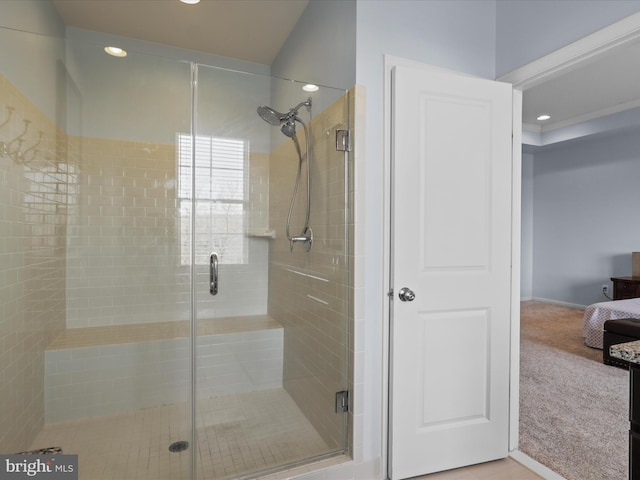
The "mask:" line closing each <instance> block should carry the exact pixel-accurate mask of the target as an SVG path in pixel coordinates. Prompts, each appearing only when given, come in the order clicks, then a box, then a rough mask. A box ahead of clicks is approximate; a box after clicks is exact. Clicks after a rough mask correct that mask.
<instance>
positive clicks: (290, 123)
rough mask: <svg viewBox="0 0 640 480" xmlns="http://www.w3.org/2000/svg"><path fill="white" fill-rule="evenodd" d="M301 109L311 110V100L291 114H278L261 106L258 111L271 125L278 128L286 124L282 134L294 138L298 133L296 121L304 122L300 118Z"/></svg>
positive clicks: (295, 108) (292, 110)
mask: <svg viewBox="0 0 640 480" xmlns="http://www.w3.org/2000/svg"><path fill="white" fill-rule="evenodd" d="M301 107H307V108H311V98H308V99H307V100H306V101H304V102H301V103H299V104H298V105H296V106H295V107H293V108H292V109H290V110H289V113H280V112H276V111H275V110H274V109H273V108H271V107H267V106H264V105H260V106H259V107H258V108H257V109H256V111H257V112H258V115H259V116H260V118H261V119H263V120H264V121H265V122H267V123H268V124H270V125H274V126H276V127H277V126H278V125H282V124H283V123H284V125H282V133H284V134H285V135H286V136H287V137H292V136H293V135H294V134H295V132H296V124H295V121H298V122H302V120H300V119H299V118H298V110H300V108H301Z"/></svg>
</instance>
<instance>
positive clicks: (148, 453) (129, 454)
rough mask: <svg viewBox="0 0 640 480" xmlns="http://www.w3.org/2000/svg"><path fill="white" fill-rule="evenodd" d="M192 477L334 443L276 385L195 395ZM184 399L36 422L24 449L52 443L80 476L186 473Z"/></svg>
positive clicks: (89, 479)
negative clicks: (175, 448)
mask: <svg viewBox="0 0 640 480" xmlns="http://www.w3.org/2000/svg"><path fill="white" fill-rule="evenodd" d="M196 411H197V417H196V424H197V442H196V443H197V448H198V452H197V458H196V464H197V467H196V469H197V478H198V479H207V480H214V479H215V480H219V479H220V480H221V479H229V478H234V477H236V476H239V475H242V474H244V473H250V472H256V471H263V470H266V469H269V468H273V467H277V466H279V465H282V464H293V463H295V462H297V461H301V460H304V459H306V458H309V457H314V456H319V455H323V454H325V453H327V452H329V451H331V450H332V449H333V450H338V449H337V448H336V447H335V446H334V447H331V446H328V445H327V444H326V443H325V442H324V441H323V440H322V438H320V436H319V435H318V434H317V433H316V432H315V430H314V429H313V427H312V426H311V424H310V423H309V421H308V420H307V419H306V418H305V417H304V415H303V414H302V412H301V411H300V410H299V409H298V407H297V406H296V405H295V403H294V402H293V400H291V398H290V397H289V395H288V394H287V393H286V392H285V391H284V390H283V389H274V390H265V391H260V392H252V393H244V394H239V395H232V396H225V397H215V398H210V399H206V400H201V401H199V402H198V408H197V409H196ZM189 416H190V413H189V408H188V406H187V405H186V404H181V405H168V406H163V407H154V408H147V409H143V410H138V411H134V412H130V413H123V414H117V415H109V416H103V417H95V418H89V419H82V420H74V421H69V422H64V423H57V424H51V425H47V426H45V427H44V429H43V430H42V432H41V433H40V434H39V435H38V437H37V438H36V440H35V441H34V443H33V444H32V447H31V448H32V449H36V448H43V447H49V446H60V447H62V449H63V452H64V453H70V454H71V453H72V454H77V455H78V461H79V468H78V469H79V478H80V480H183V479H184V480H186V479H188V478H190V452H189V450H187V451H184V452H179V453H172V452H170V451H169V445H170V444H171V443H173V442H176V441H180V440H187V441H189V442H191V433H190V429H189V423H190V422H189Z"/></svg>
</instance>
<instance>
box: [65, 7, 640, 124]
mask: <svg viewBox="0 0 640 480" xmlns="http://www.w3.org/2000/svg"><path fill="white" fill-rule="evenodd" d="M308 2H309V0H201V2H200V3H199V4H197V5H185V4H183V3H180V2H179V1H178V0H162V1H158V0H156V1H131V0H91V1H88V0H53V4H54V5H55V7H56V8H57V10H58V12H59V13H60V16H61V17H62V19H63V21H64V23H65V24H66V25H69V26H73V27H78V28H82V29H86V30H93V31H98V32H103V33H109V34H113V35H119V36H124V37H129V38H135V39H139V40H145V41H150V42H155V43H161V44H165V45H172V46H176V47H180V48H186V49H191V50H198V51H202V52H207V53H210V54H215V55H221V56H225V57H230V58H236V59H240V60H246V61H249V62H257V63H260V64H265V65H271V63H272V62H273V60H274V59H275V57H276V55H277V54H278V52H279V51H280V49H281V47H282V45H283V44H284V42H285V41H286V39H287V37H288V36H289V34H290V33H291V31H292V30H293V28H294V27H295V25H296V22H297V21H298V19H299V18H300V15H301V14H302V12H303V11H304V9H305V8H306V6H307V4H308ZM638 58H640V41H639V42H636V43H634V44H632V45H627V46H625V47H620V48H615V49H612V50H611V51H610V52H609V53H608V54H607V55H600V56H597V59H596V60H593V61H590V62H583V63H582V64H581V66H580V67H579V68H576V69H573V70H572V71H570V72H568V73H565V74H563V75H561V76H559V77H556V78H553V79H551V80H547V81H545V82H544V83H542V84H540V85H537V86H535V87H532V88H529V89H527V90H525V92H524V96H523V122H524V124H525V126H528V127H529V129H531V128H533V129H539V131H541V132H543V131H550V130H553V129H555V128H559V127H563V126H567V125H571V124H575V123H579V122H580V121H584V120H589V119H591V118H595V117H598V116H602V115H603V114H607V113H611V112H612V110H613V111H615V110H617V111H621V110H624V109H628V108H634V107H637V106H638V103H640V62H638V61H637V59H638ZM584 63H586V64H584ZM542 113H546V114H549V115H551V119H550V120H547V121H546V122H544V123H543V122H539V121H537V120H536V117H537V116H538V115H540V114H542Z"/></svg>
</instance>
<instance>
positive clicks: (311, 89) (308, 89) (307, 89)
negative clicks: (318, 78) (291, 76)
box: [302, 83, 320, 92]
mask: <svg viewBox="0 0 640 480" xmlns="http://www.w3.org/2000/svg"><path fill="white" fill-rule="evenodd" d="M319 89H320V87H318V86H317V85H314V84H313V83H307V84H306V85H305V86H304V87H302V90H304V91H305V92H317V91H318V90H319Z"/></svg>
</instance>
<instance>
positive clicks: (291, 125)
mask: <svg viewBox="0 0 640 480" xmlns="http://www.w3.org/2000/svg"><path fill="white" fill-rule="evenodd" d="M297 119H298V118H297V117H295V116H294V117H292V118H290V119H289V120H287V123H285V124H284V125H282V128H281V129H280V131H281V132H282V133H284V134H285V135H286V136H287V137H289V138H293V136H294V135H295V134H296V120H297Z"/></svg>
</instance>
